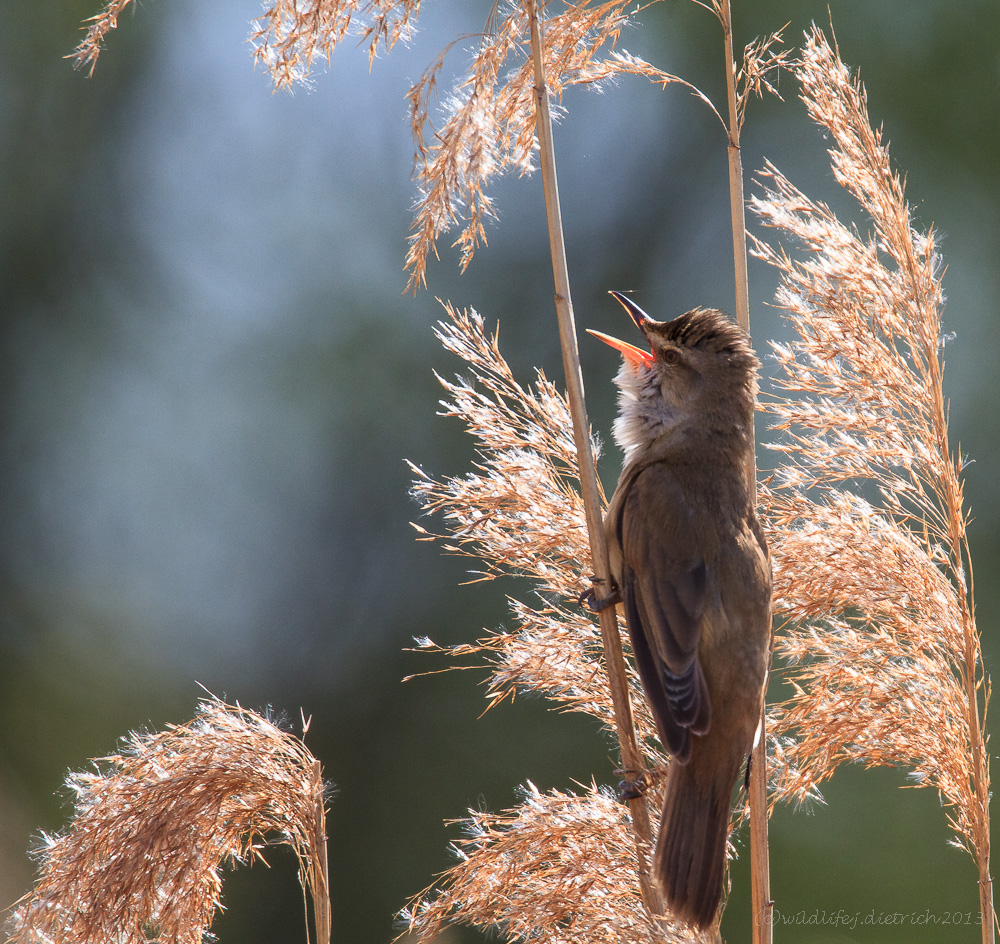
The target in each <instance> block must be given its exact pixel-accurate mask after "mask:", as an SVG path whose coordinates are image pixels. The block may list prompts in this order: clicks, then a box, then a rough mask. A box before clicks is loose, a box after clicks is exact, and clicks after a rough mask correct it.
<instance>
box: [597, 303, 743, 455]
mask: <svg viewBox="0 0 1000 944" xmlns="http://www.w3.org/2000/svg"><path fill="white" fill-rule="evenodd" d="M611 294H612V295H614V297H615V298H616V299H617V300H618V301H619V302H620V303H621V305H622V307H623V308H624V309H625V310H626V311H627V312H628V314H629V315H630V316H631V318H632V321H633V322H634V323H635V325H636V326H637V327H638V328H639V330H640V331H641V332H642V334H643V336H644V338H645V340H646V343H647V345H648V349H644V348H640V347H636V346H635V345H633V344H630V343H628V342H627V341H621V340H619V339H617V338H613V337H610V336H609V335H606V334H602V333H601V332H599V331H590V332H589V333H590V334H593V335H594V336H595V337H597V338H599V339H600V340H602V341H604V342H605V343H606V344H610V345H611V346H612V347H614V348H615V349H617V350H618V351H620V352H621V353H622V355H623V356H624V363H623V364H622V367H621V370H620V371H619V372H618V376H617V377H616V378H615V383H616V384H617V385H618V388H619V407H620V414H619V417H618V419H617V420H616V422H615V439H616V440H617V442H618V444H619V445H620V446H621V447H622V449H623V450H624V451H625V454H626V460H627V459H628V458H630V457H631V455H632V454H633V453H634V452H635V451H636V450H637V449H642V448H647V447H649V446H650V445H652V444H653V443H654V442H655V441H657V440H658V439H660V438H661V437H662V436H663V435H664V434H666V433H670V432H673V431H675V430H684V431H685V434H686V437H685V438H691V436H692V435H694V434H701V433H704V434H707V435H712V436H717V435H718V434H720V433H721V434H723V435H726V434H734V433H740V432H742V433H743V436H742V437H737V438H746V437H747V436H748V431H749V430H750V429H752V420H753V405H754V399H755V397H756V393H757V370H758V368H759V367H760V362H759V361H758V360H757V357H756V355H755V354H754V352H753V348H752V347H751V346H750V338H749V336H748V335H747V333H746V332H745V331H744V330H743V329H742V328H740V327H739V326H738V325H737V324H735V323H734V322H733V321H732V320H731V319H730V318H729V316H728V315H726V314H725V313H724V312H721V311H718V310H717V309H714V308H695V309H694V310H692V311H689V312H687V313H686V314H683V315H680V316H679V317H677V318H674V319H673V320H672V321H654V320H653V319H652V318H650V317H649V315H647V314H646V313H645V312H644V311H643V310H642V309H641V308H640V307H639V306H638V305H636V304H635V302H633V301H632V300H631V299H630V298H628V297H627V296H625V295H622V294H621V293H620V292H612V293H611Z"/></svg>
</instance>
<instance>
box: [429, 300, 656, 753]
mask: <svg viewBox="0 0 1000 944" xmlns="http://www.w3.org/2000/svg"><path fill="white" fill-rule="evenodd" d="M445 310H446V312H447V315H448V319H449V321H446V322H442V323H441V324H440V325H439V326H438V328H437V330H436V332H435V333H436V335H437V337H438V339H439V340H440V341H441V343H442V344H443V345H444V347H445V348H447V349H448V350H450V351H452V352H453V353H455V354H457V355H458V356H459V357H461V358H462V359H463V360H464V361H465V362H466V364H467V365H468V366H469V368H470V369H471V376H470V377H469V378H468V379H466V378H462V377H457V378H456V379H455V381H454V382H450V381H448V380H445V379H443V378H440V377H439V378H438V379H439V380H440V382H441V384H442V386H443V387H444V388H445V391H446V392H447V394H448V396H449V398H450V399H448V400H447V401H442V407H443V409H444V415H446V416H457V417H460V418H461V419H462V420H463V421H464V422H465V424H466V425H467V427H468V430H469V432H470V433H471V435H472V436H473V438H474V439H475V441H476V445H477V449H478V454H479V462H478V464H477V467H476V471H474V472H471V473H468V474H466V475H463V476H454V477H452V478H446V479H442V480H436V479H433V478H431V477H430V476H428V475H426V474H425V473H423V472H422V471H421V470H420V469H419V468H417V467H416V466H412V465H411V468H412V469H413V471H414V473H415V474H416V476H417V479H416V481H415V483H414V485H413V494H414V496H415V497H416V499H417V500H418V501H419V502H420V504H421V505H422V506H423V508H424V510H425V511H427V512H434V513H437V514H439V515H440V517H441V518H442V519H443V520H444V522H445V523H446V525H447V530H448V534H447V536H446V537H442V540H443V541H444V542H445V544H444V546H445V548H446V549H447V550H449V551H452V552H457V553H460V554H464V555H467V556H470V557H473V558H475V559H476V560H477V561H478V562H479V563H480V564H481V565H482V567H483V569H482V570H481V571H479V572H478V576H479V578H480V579H490V578H493V577H497V576H501V575H504V574H509V575H515V576H523V577H528V578H529V579H530V580H531V581H532V583H533V584H534V586H535V587H536V589H537V603H535V604H533V605H532V604H528V603H525V602H524V601H521V600H515V599H513V598H511V599H510V601H509V602H510V607H511V613H512V615H513V617H514V620H515V623H516V625H517V627H518V629H517V630H516V631H513V632H502V631H501V632H491V633H490V634H489V635H488V636H486V637H484V638H483V639H480V640H478V641H477V643H475V644H474V645H462V646H457V647H454V648H449V649H447V650H441V651H446V652H448V653H450V654H452V655H455V656H459V657H466V656H469V655H473V654H485V655H487V656H488V658H489V660H490V663H491V665H492V674H491V677H490V683H489V689H488V697H489V699H490V703H491V704H496V703H497V702H500V701H502V700H503V699H504V698H508V697H511V698H512V697H513V696H514V694H515V692H517V691H518V690H520V689H531V690H532V691H536V692H540V693H543V694H545V695H546V696H547V697H549V698H551V699H553V700H554V701H556V702H557V703H558V704H559V705H560V706H562V707H564V708H566V709H569V710H576V711H584V712H586V713H588V714H591V715H594V716H595V717H597V718H598V719H599V720H600V721H601V722H602V723H604V724H605V725H606V726H607V727H608V728H609V730H610V729H613V720H612V717H611V711H612V709H611V694H610V692H609V690H608V683H607V679H606V677H605V674H604V672H603V671H602V669H601V664H600V660H601V636H600V632H599V630H598V628H597V624H596V620H595V618H594V617H593V616H592V614H589V612H587V611H586V610H585V609H582V608H581V607H580V606H579V605H578V603H577V597H578V596H579V594H580V590H581V588H583V587H586V586H588V585H589V570H588V567H589V560H590V546H589V543H588V539H587V528H586V521H585V517H584V511H583V504H582V501H581V499H580V494H579V490H578V488H577V486H576V482H577V474H576V448H575V446H574V443H573V435H572V426H571V423H570V419H569V409H568V407H567V405H566V400H565V398H564V397H563V396H562V394H560V393H559V392H558V391H557V390H556V388H555V386H554V385H553V384H552V383H551V382H550V381H549V380H548V379H547V378H546V377H545V375H544V374H543V373H542V372H541V371H539V372H538V375H537V380H536V384H535V386H534V388H525V387H524V386H522V385H521V384H519V383H518V382H517V380H515V379H514V376H513V375H512V373H511V371H510V367H509V366H508V365H507V362H506V361H505V360H504V358H503V355H502V354H501V353H500V350H499V347H498V343H497V335H496V334H494V335H492V336H489V335H488V334H487V333H486V331H485V327H484V324H483V319H482V317H481V316H480V315H479V314H478V313H477V312H475V311H458V310H456V309H455V308H453V307H452V306H451V305H450V304H446V305H445ZM594 448H595V452H596V451H597V450H599V444H598V443H597V442H595V443H594ZM417 529H418V531H420V533H421V534H422V535H424V536H425V537H429V538H430V537H434V536H433V535H430V534H429V533H428V532H427V531H426V530H424V529H423V528H421V527H419V526H417ZM421 644H422V646H423V647H424V648H428V649H432V648H437V647H435V646H434V644H433V643H432V642H431V641H430V640H422V641H421ZM629 681H630V686H631V689H632V696H633V700H634V703H635V704H636V705H637V706H641V707H640V712H639V718H638V719H637V720H638V727H639V733H640V736H641V737H642V738H643V739H644V740H645V741H646V742H647V743H649V744H652V743H655V725H654V724H653V721H652V717H651V716H650V715H649V714H648V712H646V710H645V699H644V698H643V697H642V694H641V692H642V688H641V684H640V682H639V679H638V676H637V675H635V674H633V675H632V677H631V678H630V680H629Z"/></svg>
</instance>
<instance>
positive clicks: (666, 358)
mask: <svg viewBox="0 0 1000 944" xmlns="http://www.w3.org/2000/svg"><path fill="white" fill-rule="evenodd" d="M679 360H680V354H678V353H677V351H676V350H675V349H674V348H672V347H668V348H667V349H666V350H665V351H664V352H663V363H664V364H676V363H677V361H679Z"/></svg>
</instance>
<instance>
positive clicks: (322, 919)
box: [312, 760, 333, 944]
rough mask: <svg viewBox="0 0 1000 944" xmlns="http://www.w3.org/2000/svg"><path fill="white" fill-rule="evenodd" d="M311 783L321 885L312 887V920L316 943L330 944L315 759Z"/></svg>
mask: <svg viewBox="0 0 1000 944" xmlns="http://www.w3.org/2000/svg"><path fill="white" fill-rule="evenodd" d="M313 784H314V788H315V791H316V829H317V834H318V838H319V844H318V845H319V849H318V855H319V865H320V872H319V875H318V878H319V881H320V883H321V887H319V888H313V890H312V893H313V896H312V897H313V922H314V923H315V925H316V944H330V938H331V936H332V933H333V932H332V924H333V922H332V920H331V919H332V915H331V914H330V862H329V858H328V856H327V848H326V804H325V803H324V802H323V767H322V765H321V764H320V762H319V761H318V760H317V761H316V762H315V763H314V764H313Z"/></svg>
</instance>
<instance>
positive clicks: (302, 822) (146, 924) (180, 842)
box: [9, 698, 330, 944]
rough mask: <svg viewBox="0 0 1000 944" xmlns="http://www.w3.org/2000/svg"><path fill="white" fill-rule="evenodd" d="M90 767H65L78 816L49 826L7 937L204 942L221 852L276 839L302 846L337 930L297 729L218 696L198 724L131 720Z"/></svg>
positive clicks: (315, 895) (62, 943) (323, 931)
mask: <svg viewBox="0 0 1000 944" xmlns="http://www.w3.org/2000/svg"><path fill="white" fill-rule="evenodd" d="M94 768H95V769H94V770H93V771H88V772H82V773H74V774H71V775H70V776H69V777H68V779H67V785H68V787H69V789H70V791H71V792H72V794H73V796H74V806H75V809H74V812H73V818H72V821H71V823H70V825H69V827H68V829H67V830H66V831H65V832H64V833H62V834H60V835H58V836H45V837H43V839H44V842H43V845H42V847H41V849H40V850H39V852H38V854H37V855H38V859H39V861H40V868H39V873H40V874H39V878H38V881H37V883H36V885H35V888H34V890H33V891H32V892H31V893H30V894H29V895H27V896H26V897H25V898H24V899H22V901H21V902H19V903H18V905H17V907H16V910H15V911H14V914H13V917H12V919H11V928H10V930H11V936H10V938H9V940H10V942H11V944H43V942H54V944H70V942H72V944H109V942H113V944H146V942H148V941H151V940H155V941H161V942H165V944H166V942H170V944H202V941H203V940H204V939H205V935H206V933H207V932H208V928H209V925H210V924H211V922H212V917H213V915H214V913H215V911H216V909H217V908H220V907H221V902H220V896H221V892H222V875H221V869H222V866H223V865H224V864H226V863H232V862H235V861H239V862H245V861H250V862H252V861H253V860H255V859H260V860H262V861H263V855H262V848H263V844H264V843H265V842H274V841H276V842H280V843H285V844H287V845H289V846H291V847H292V849H293V850H294V851H295V855H296V856H297V858H298V861H299V877H300V880H301V881H302V883H303V886H304V887H305V888H307V889H308V890H309V894H310V896H311V897H312V900H313V907H314V913H315V915H316V923H317V938H318V939H319V941H320V942H321V944H327V942H328V941H329V938H330V930H329V928H330V925H329V920H330V919H329V914H330V906H329V891H328V880H327V873H326V832H325V816H324V806H323V792H324V788H323V780H322V774H321V771H320V766H319V763H318V762H317V761H316V760H315V758H313V756H312V755H311V754H310V753H309V751H308V750H306V748H305V746H304V745H303V743H302V742H301V741H300V740H299V739H298V738H295V737H293V736H292V735H290V734H287V733H285V732H284V731H282V730H280V729H279V728H277V727H276V726H275V725H274V724H272V723H271V722H270V721H268V720H266V719H265V718H263V717H261V716H260V715H257V714H255V713H254V712H252V711H247V710H246V709H244V708H241V707H239V706H238V705H236V706H233V705H227V704H224V703H223V702H221V701H219V700H217V699H215V698H210V699H205V700H203V701H201V702H200V703H199V706H198V711H197V714H196V716H195V718H194V720H193V721H191V722H190V723H189V724H186V725H171V726H169V727H168V728H167V729H166V730H165V731H163V732H160V733H157V734H132V735H130V736H129V737H128V738H127V739H126V740H125V741H124V742H123V745H122V748H121V750H120V752H119V753H117V754H113V755H111V756H109V757H103V758H100V759H99V760H97V761H95V762H94Z"/></svg>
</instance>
